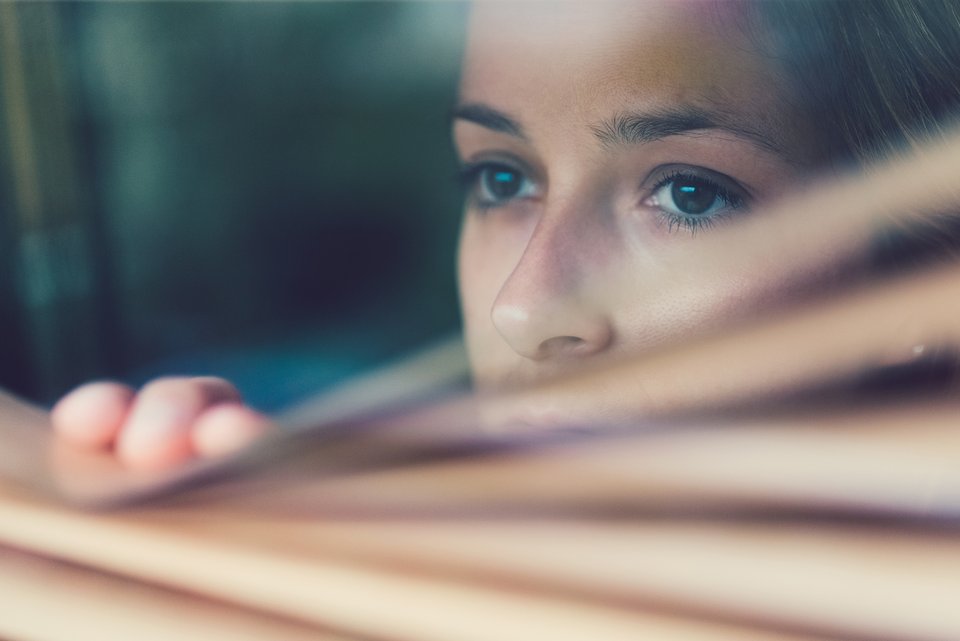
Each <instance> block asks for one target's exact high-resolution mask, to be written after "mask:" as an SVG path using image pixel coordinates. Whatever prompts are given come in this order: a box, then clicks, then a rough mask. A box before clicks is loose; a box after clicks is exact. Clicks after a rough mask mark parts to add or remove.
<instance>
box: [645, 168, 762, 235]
mask: <svg viewBox="0 0 960 641" xmlns="http://www.w3.org/2000/svg"><path fill="white" fill-rule="evenodd" d="M724 178H726V177H724ZM726 180H730V181H731V182H733V181H732V179H726ZM681 181H682V182H698V183H702V184H704V185H707V186H709V187H710V188H712V189H716V198H717V199H718V200H720V201H721V202H723V203H724V204H725V205H727V206H728V207H729V210H727V211H723V212H719V213H714V214H710V215H703V214H695V215H683V214H677V213H674V212H670V211H666V210H665V209H664V208H663V207H661V206H659V205H655V204H654V205H652V206H653V207H654V208H655V209H656V210H657V215H659V216H660V218H661V220H662V221H663V222H665V223H666V225H667V231H668V232H673V231H676V230H679V229H686V230H687V231H689V232H690V233H691V234H692V235H696V233H697V232H698V231H702V230H704V229H709V228H711V227H713V226H714V225H716V224H717V223H719V222H722V221H723V220H725V219H726V218H727V217H729V216H731V215H735V214H737V213H740V212H742V211H744V210H746V209H747V206H748V202H747V201H748V197H747V195H746V194H738V193H736V192H737V191H743V190H742V188H739V187H732V186H731V187H728V186H726V185H724V184H722V183H723V182H725V181H721V180H715V179H713V178H711V177H709V176H705V175H703V174H702V173H701V172H697V171H690V170H682V169H676V170H674V171H672V172H670V173H669V174H667V175H666V176H664V177H663V178H661V179H660V180H658V181H657V182H656V183H655V184H654V186H653V187H652V188H651V190H650V196H648V197H646V198H644V200H643V202H644V203H648V202H650V201H651V200H652V199H653V198H654V197H655V195H656V194H657V193H658V192H659V191H660V190H661V189H663V188H665V187H666V186H668V185H671V184H673V183H677V182H681Z"/></svg>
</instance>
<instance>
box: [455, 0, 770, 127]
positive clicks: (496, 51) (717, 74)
mask: <svg viewBox="0 0 960 641" xmlns="http://www.w3.org/2000/svg"><path fill="white" fill-rule="evenodd" d="M745 24H746V18H745V16H744V11H743V4H742V3H735V2H722V1H719V0H700V1H697V0H692V1H684V2H677V1H675V0H674V1H671V0H660V1H652V0H645V1H632V2H616V1H608V2H604V1H601V2H515V3H507V2H486V3H485V2H480V3H477V5H476V6H475V8H474V11H473V15H472V17H471V23H470V35H469V42H468V47H467V52H466V56H465V60H464V70H463V76H462V86H461V100H462V101H463V102H466V103H483V104H490V105H492V106H494V107H496V108H497V109H498V110H502V111H505V112H508V113H511V114H514V115H515V116H516V117H517V118H518V119H520V120H522V121H525V122H526V123H527V124H528V125H529V126H530V128H531V129H533V128H535V127H536V121H538V120H543V119H544V118H548V119H550V120H551V121H553V123H554V124H558V121H557V119H558V117H559V116H561V115H564V114H565V115H569V116H571V117H574V118H578V119H580V120H584V121H598V120H603V119H606V118H609V117H610V116H611V115H612V114H614V113H616V112H620V111H625V110H629V111H636V110H646V111H657V110H664V109H675V108H676V107H678V106H682V107H684V108H696V109H703V110H717V111H720V112H722V113H724V114H726V116H728V117H729V118H730V119H733V120H737V119H742V120H743V121H744V123H754V124H756V123H762V122H763V121H765V120H766V121H770V122H769V126H770V127H771V128H774V129H776V128H780V127H782V125H783V121H784V120H785V119H787V118H788V117H789V116H787V115H786V114H783V113H781V112H782V111H784V109H783V107H782V106H781V105H782V104H783V103H784V101H783V100H782V91H780V90H779V88H778V87H779V86H780V85H781V84H782V83H781V81H780V78H779V76H778V73H777V70H776V69H775V68H774V67H773V65H772V64H771V63H770V58H769V56H765V55H763V54H762V53H761V52H760V51H758V48H759V45H758V44H757V42H756V41H755V39H754V38H753V37H752V34H751V33H750V29H749V28H747V27H746V26H745Z"/></svg>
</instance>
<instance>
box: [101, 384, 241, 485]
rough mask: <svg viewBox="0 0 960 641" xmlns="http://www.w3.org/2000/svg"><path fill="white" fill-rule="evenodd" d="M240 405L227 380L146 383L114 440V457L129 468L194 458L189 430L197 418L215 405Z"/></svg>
mask: <svg viewBox="0 0 960 641" xmlns="http://www.w3.org/2000/svg"><path fill="white" fill-rule="evenodd" d="M224 402H233V403H239V402H240V393H239V392H237V389H236V388H235V387H234V386H233V385H231V384H230V383H228V382H227V381H225V380H223V379H220V378H214V377H202V378H167V379H160V380H157V381H154V382H152V383H150V384H148V385H147V386H146V387H144V388H143V390H142V391H141V392H140V393H139V394H138V395H137V398H136V399H135V400H134V403H133V407H132V408H131V410H130V414H129V416H128V418H127V421H126V424H125V425H124V426H123V429H122V430H121V432H120V435H119V436H118V438H117V456H118V457H119V458H120V460H121V461H123V462H124V463H126V464H127V465H130V466H131V467H138V468H143V469H160V468H165V467H170V466H172V465H176V464H178V463H183V462H184V461H186V460H188V459H190V458H192V457H193V456H194V449H193V442H192V438H191V435H190V433H191V431H192V429H193V424H194V422H195V421H196V420H197V418H198V417H199V416H200V415H201V414H202V413H203V412H204V411H205V410H206V409H208V408H210V407H211V406H213V405H216V404H218V403H224Z"/></svg>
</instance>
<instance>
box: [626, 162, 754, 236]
mask: <svg viewBox="0 0 960 641" xmlns="http://www.w3.org/2000/svg"><path fill="white" fill-rule="evenodd" d="M724 182H727V181H724ZM729 182H730V183H732V182H733V181H732V180H729ZM747 198H748V197H747V194H746V193H745V191H744V190H743V189H741V188H739V187H738V186H735V185H733V184H728V185H727V184H721V181H720V180H714V179H712V178H708V177H706V176H700V175H696V174H688V173H683V172H677V173H673V174H671V175H669V176H667V177H666V178H663V179H662V180H660V181H659V182H658V183H657V184H656V185H655V186H654V188H653V193H652V195H651V196H650V197H649V198H647V199H646V200H645V201H644V204H645V205H648V206H652V207H656V208H657V209H659V210H660V212H661V214H662V215H663V216H664V217H665V218H666V220H667V222H668V223H669V225H670V228H671V229H673V228H674V227H685V228H687V229H690V230H691V231H696V230H697V229H700V228H701V227H704V226H707V225H711V224H713V223H714V222H716V221H717V220H718V219H719V218H720V217H722V216H725V215H727V214H730V213H734V212H737V211H740V210H743V209H745V208H746V206H747Z"/></svg>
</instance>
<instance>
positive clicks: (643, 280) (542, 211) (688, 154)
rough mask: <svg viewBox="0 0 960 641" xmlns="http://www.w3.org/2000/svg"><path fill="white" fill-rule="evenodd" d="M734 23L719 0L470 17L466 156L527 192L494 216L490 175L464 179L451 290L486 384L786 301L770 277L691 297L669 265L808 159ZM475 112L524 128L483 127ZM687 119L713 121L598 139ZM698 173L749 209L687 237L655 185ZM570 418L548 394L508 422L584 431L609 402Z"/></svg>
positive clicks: (578, 363)
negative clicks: (640, 125)
mask: <svg viewBox="0 0 960 641" xmlns="http://www.w3.org/2000/svg"><path fill="white" fill-rule="evenodd" d="M742 18H743V16H742V7H740V6H739V5H737V4H736V3H714V2H699V3H698V2H640V3H637V2H632V3H628V4H623V5H620V4H616V3H606V2H599V3H569V4H559V5H558V4H555V3H553V4H551V5H550V10H549V11H545V10H544V5H542V4H540V3H519V4H509V5H505V4H500V3H481V4H478V6H477V7H476V8H475V12H474V15H473V22H472V29H471V32H470V34H471V37H470V40H469V45H468V50H467V56H466V61H465V65H464V73H463V79H462V86H461V91H460V101H461V105H462V106H466V109H465V112H466V113H465V114H464V109H461V112H460V113H461V115H463V116H464V117H462V118H458V119H455V121H454V128H453V130H454V139H455V142H456V146H457V150H458V153H459V155H460V158H461V160H462V161H463V162H464V163H467V164H468V165H469V164H471V163H478V162H480V163H483V162H488V163H493V164H494V165H495V166H496V165H500V164H502V165H503V166H504V167H507V168H514V169H515V170H516V171H518V172H522V174H523V176H524V181H526V182H524V188H523V189H521V191H520V195H519V196H518V197H515V198H511V199H507V200H501V201H497V202H496V204H495V205H493V206H487V205H488V204H489V199H486V200H485V199H484V196H485V194H488V192H485V191H484V190H485V186H484V183H483V181H484V180H485V178H486V176H484V174H482V173H481V174H479V175H478V176H477V177H475V179H474V180H473V182H472V183H470V191H471V195H470V197H469V198H468V202H467V206H466V212H465V219H464V225H463V230H462V235H461V240H460V255H459V256H460V257H459V279H460V291H461V300H462V306H463V311H464V319H465V332H466V338H467V343H468V348H469V352H470V355H471V359H472V363H473V368H474V374H475V379H476V383H477V385H478V386H479V387H480V388H481V389H483V390H501V389H510V388H512V387H515V386H517V385H518V384H527V383H534V382H537V381H541V380H543V379H545V378H549V377H552V376H556V375H560V374H564V373H567V372H569V371H570V370H572V369H576V368H580V367H583V366H584V365H586V364H590V365H596V364H601V363H602V362H604V361H613V360H616V359H620V358H623V357H626V356H629V355H632V354H636V353H639V352H641V351H644V350H648V349H650V348H652V347H655V346H657V345H658V344H662V343H663V342H665V341H668V340H676V338H677V337H679V336H683V335H684V334H685V333H689V332H693V331H703V330H704V329H705V328H712V327H719V326H722V325H724V324H726V323H729V322H732V321H733V320H736V319H737V318H739V317H742V316H743V315H745V314H749V313H751V312H752V311H755V310H756V309H758V308H762V307H764V306H770V305H772V304H775V303H776V302H777V299H778V298H782V297H783V296H785V295H788V294H787V292H788V291H789V288H786V287H784V286H783V285H784V280H783V275H782V274H777V273H776V271H775V270H773V271H772V272H770V273H769V275H767V274H766V272H759V271H758V272H754V273H752V274H750V275H748V276H746V277H743V276H740V277H731V278H729V279H727V280H720V281H719V282H716V279H714V281H713V282H711V283H710V286H709V288H700V289H698V288H697V287H696V283H695V282H694V283H693V284H692V286H691V282H690V279H691V278H692V279H696V278H698V275H697V274H677V273H676V272H675V271H672V270H671V269H670V265H671V264H672V262H673V260H674V259H675V258H676V257H677V256H678V255H683V254H689V253H691V252H696V251H697V246H698V241H701V240H702V239H701V238H700V237H701V236H702V235H706V234H710V233H711V228H713V227H714V226H719V225H735V224H737V221H738V219H741V218H743V217H745V216H746V217H748V216H750V215H751V214H750V211H749V210H750V209H752V208H754V207H755V206H756V205H757V204H758V203H765V202H770V201H772V200H774V199H775V198H777V196H779V195H781V194H782V193H784V192H785V191H787V190H788V189H790V188H791V187H794V186H796V185H797V184H798V183H802V182H804V181H805V180H807V179H808V177H809V172H810V171H811V168H812V166H813V164H814V159H815V157H816V147H815V146H813V145H811V144H810V141H811V140H812V137H811V136H810V135H809V132H807V131H805V130H804V129H802V128H801V127H799V126H798V125H797V124H796V123H797V122H802V121H801V120H799V115H798V114H796V113H794V112H793V111H791V108H790V104H791V102H790V99H789V98H790V96H789V91H788V89H787V83H786V82H785V81H784V79H783V77H782V74H781V73H780V72H779V71H778V70H777V69H776V68H775V67H774V66H773V65H772V64H771V62H770V59H769V58H768V57H765V56H764V55H763V53H762V51H760V50H758V45H757V43H756V42H755V40H753V39H751V38H750V37H749V34H748V33H747V32H746V31H745V29H744V28H743V19H742ZM475 105H481V106H482V108H483V109H482V110H480V111H481V112H482V113H487V112H489V111H492V112H494V113H496V114H497V115H498V116H502V117H505V118H509V121H510V122H511V123H512V124H513V125H515V127H513V129H514V130H513V131H505V130H504V129H505V128H504V127H500V126H498V123H497V122H491V121H490V119H489V118H487V119H484V118H476V117H474V116H475V115H476V112H477V111H478V109H477V108H475V107H474V106H475ZM483 110H487V111H483ZM677 111H686V112H690V111H698V112H702V113H708V114H710V118H709V120H711V121H712V122H711V123H710V124H716V125H719V126H717V127H704V128H696V129H693V130H690V131H681V132H674V131H672V130H671V131H670V132H668V133H670V134H671V135H653V136H650V135H648V136H646V137H644V138H643V139H639V140H638V139H631V140H627V141H623V140H611V136H610V135H606V136H604V135H598V132H601V133H603V132H610V131H611V129H615V128H614V127H611V123H616V122H617V118H618V117H620V119H621V121H622V120H623V116H624V114H639V115H641V116H643V115H659V114H669V113H674V112H677ZM654 129H655V128H654ZM654 133H656V131H655V132H654ZM660 133H661V134H662V133H663V131H661V132H660ZM635 138H636V137H635ZM501 170H502V169H501ZM702 170H707V171H708V172H709V174H708V175H709V176H717V175H721V176H723V177H724V180H731V181H733V182H734V184H736V185H737V186H739V187H740V188H741V189H742V192H743V193H745V194H746V196H747V197H746V198H745V201H746V203H747V205H746V206H745V207H742V208H740V209H738V210H736V211H728V212H727V213H728V214H729V215H722V216H717V217H714V218H710V219H709V220H708V221H707V222H706V224H702V225H701V224H699V223H697V222H695V223H694V227H693V228H692V229H691V228H688V226H685V225H684V224H682V222H678V221H675V220H671V219H669V218H665V217H664V215H663V209H665V207H664V205H670V204H675V203H671V202H669V198H670V195H669V189H666V190H664V189H662V188H661V189H659V190H658V189H657V185H658V184H659V182H658V180H662V179H663V178H664V176H666V177H669V175H670V174H671V172H675V171H681V172H686V171H696V172H699V171H702ZM724 184H726V183H724ZM679 284H683V285H684V286H683V287H682V288H680V287H679V286H678V285H679ZM678 291H682V294H678ZM579 405H581V406H582V405H583V404H582V403H580V404H579ZM569 410H570V406H569V404H568V403H566V402H565V400H564V399H562V398H556V399H540V401H539V404H538V405H536V406H531V407H528V408H526V409H525V410H524V412H523V413H522V414H521V415H518V416H516V417H513V419H512V420H513V421H514V422H516V423H518V424H519V425H521V426H537V427H551V426H553V425H555V424H557V423H559V422H563V421H567V422H569V421H573V422H583V423H587V422H591V421H596V420H598V419H599V420H601V421H602V419H603V417H604V415H605V414H607V413H610V411H611V408H607V407H604V406H603V405H602V404H600V405H593V406H592V410H591V411H592V415H591V416H589V417H577V416H573V415H571V414H570V411H569Z"/></svg>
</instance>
